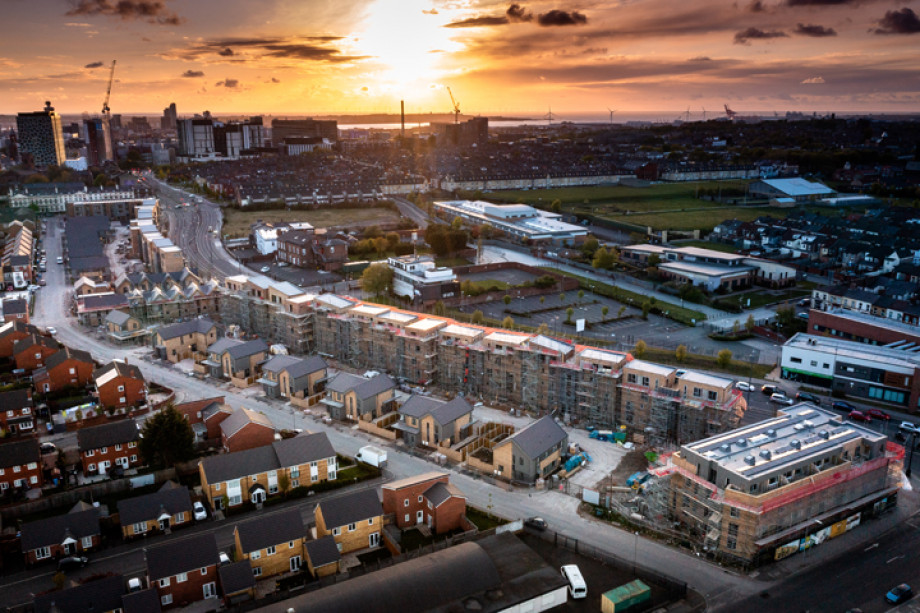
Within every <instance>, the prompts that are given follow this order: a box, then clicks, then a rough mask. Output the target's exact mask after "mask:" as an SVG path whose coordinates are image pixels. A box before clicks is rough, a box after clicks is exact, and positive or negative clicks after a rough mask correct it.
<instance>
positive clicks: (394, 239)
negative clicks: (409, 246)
mask: <svg viewBox="0 0 920 613" xmlns="http://www.w3.org/2000/svg"><path fill="white" fill-rule="evenodd" d="M386 238H387V243H388V244H389V247H390V249H396V245H398V244H399V234H397V233H396V232H390V233H389V234H387V237H386Z"/></svg>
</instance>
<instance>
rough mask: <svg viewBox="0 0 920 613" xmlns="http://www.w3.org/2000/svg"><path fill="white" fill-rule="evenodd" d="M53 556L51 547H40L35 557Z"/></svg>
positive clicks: (40, 558)
mask: <svg viewBox="0 0 920 613" xmlns="http://www.w3.org/2000/svg"><path fill="white" fill-rule="evenodd" d="M50 557H51V548H50V547H39V548H38V549H36V550H35V559H36V560H44V559H45V558H50Z"/></svg>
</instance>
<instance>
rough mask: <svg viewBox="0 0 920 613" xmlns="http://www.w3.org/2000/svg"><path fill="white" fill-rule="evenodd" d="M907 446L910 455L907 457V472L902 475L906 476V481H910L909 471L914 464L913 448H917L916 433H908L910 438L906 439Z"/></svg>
mask: <svg viewBox="0 0 920 613" xmlns="http://www.w3.org/2000/svg"><path fill="white" fill-rule="evenodd" d="M907 444H908V445H910V454H909V455H908V456H907V470H905V471H904V474H905V475H907V478H908V479H910V469H911V466H913V464H914V447H916V446H917V433H916V432H911V433H910V437H909V438H908V439H907Z"/></svg>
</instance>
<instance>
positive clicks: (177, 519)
mask: <svg viewBox="0 0 920 613" xmlns="http://www.w3.org/2000/svg"><path fill="white" fill-rule="evenodd" d="M173 523H174V524H182V523H185V514H184V513H176V514H175V515H173Z"/></svg>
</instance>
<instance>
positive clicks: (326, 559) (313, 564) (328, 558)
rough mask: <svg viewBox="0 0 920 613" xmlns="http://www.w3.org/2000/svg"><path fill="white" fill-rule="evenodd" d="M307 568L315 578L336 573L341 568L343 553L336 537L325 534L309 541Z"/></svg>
mask: <svg viewBox="0 0 920 613" xmlns="http://www.w3.org/2000/svg"><path fill="white" fill-rule="evenodd" d="M306 550H307V570H308V571H310V574H311V575H313V576H314V577H315V578H317V579H319V578H320V577H327V576H329V575H335V574H336V573H338V572H339V570H341V566H342V554H341V553H339V547H338V545H336V543H335V537H333V536H331V535H330V536H324V537H322V538H318V539H316V540H313V541H307V546H306Z"/></svg>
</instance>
